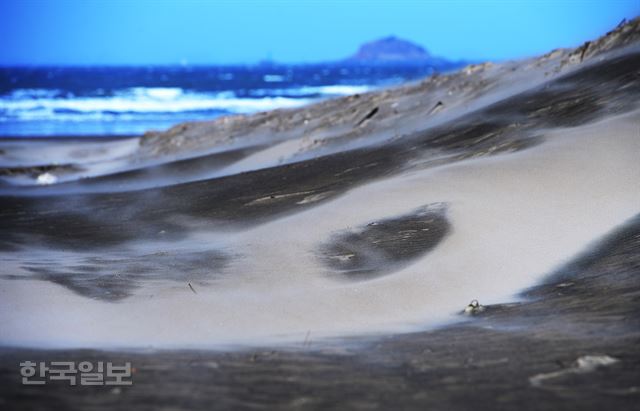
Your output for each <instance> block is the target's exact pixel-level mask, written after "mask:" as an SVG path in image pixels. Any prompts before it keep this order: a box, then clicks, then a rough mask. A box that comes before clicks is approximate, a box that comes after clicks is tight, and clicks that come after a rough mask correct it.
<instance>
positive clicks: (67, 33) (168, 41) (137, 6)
mask: <svg viewBox="0 0 640 411" xmlns="http://www.w3.org/2000/svg"><path fill="white" fill-rule="evenodd" d="M639 14H640V0H602V1H596V0H591V1H584V0H583V1H579V0H574V1H569V0H555V1H554V0H538V1H506V0H503V1H499V0H493V1H471V0H467V1H464V0H450V1H444V0H441V1H419V0H386V1H383V0H364V1H356V0H352V1H348V0H342V1H339V0H322V1H311V0H309V1H304V0H297V1H294V0H264V1H259V0H253V1H251V0H236V1H231V0H220V1H213V0H212V1H204V0H201V1H196V0H138V1H136V0H111V1H98V0H0V65H54V64H55V65H158V64H237V63H241V64H243V63H255V62H258V61H260V60H263V59H273V60H275V61H278V62H284V63H308V62H317V61H327V60H336V59H340V58H343V57H346V56H348V55H350V54H352V53H354V52H355V51H356V50H357V48H358V46H359V45H360V44H362V43H364V42H367V41H370V40H374V39H377V38H381V37H385V36H388V35H396V36H399V37H401V38H405V39H408V40H411V41H413V42H416V43H418V44H420V45H422V46H423V47H425V48H426V49H427V50H429V52H431V53H432V54H434V55H439V56H443V57H446V58H449V59H466V60H473V61H476V60H505V59H514V58H521V57H525V56H532V55H536V54H540V53H545V52H547V51H549V50H551V49H553V48H558V47H573V46H577V45H579V44H581V43H582V42H584V41H586V40H589V39H593V38H595V37H597V36H599V35H601V34H604V33H605V32H606V31H608V30H610V29H612V28H613V27H615V26H616V25H617V24H618V23H619V22H620V21H621V20H622V19H623V18H627V19H629V18H633V17H635V16H638V15H639Z"/></svg>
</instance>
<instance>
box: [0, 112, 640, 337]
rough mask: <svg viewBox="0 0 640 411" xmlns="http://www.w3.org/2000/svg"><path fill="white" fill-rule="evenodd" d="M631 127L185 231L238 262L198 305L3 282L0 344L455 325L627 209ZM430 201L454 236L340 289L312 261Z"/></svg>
mask: <svg viewBox="0 0 640 411" xmlns="http://www.w3.org/2000/svg"><path fill="white" fill-rule="evenodd" d="M638 124H640V111H635V112H631V113H629V114H626V115H622V116H618V117H613V118H608V119H605V120H603V121H600V122H597V123H593V124H590V125H586V126H580V127H573V128H565V129H561V128H557V129H550V130H547V131H546V132H545V133H544V143H543V144H540V145H539V146H537V147H534V148H530V149H528V150H524V151H520V152H516V153H511V154H503V155H499V156H494V157H490V158H478V159H473V158H471V159H468V160H465V161H462V162H458V163H454V164H449V165H444V166H440V167H435V168H430V169H424V170H417V171H415V170H414V171H411V172H410V173H407V174H403V175H397V176H395V177H391V178H386V179H381V180H378V181H374V182H372V183H369V184H366V185H363V186H360V187H357V188H355V189H352V190H350V191H348V192H346V193H345V194H344V195H342V196H339V197H337V198H335V199H333V200H331V201H328V202H325V203H323V204H320V205H317V206H316V207H313V208H310V209H307V210H306V211H302V212H299V213H297V214H294V215H290V216H287V217H283V218H279V219H276V220H274V221H272V222H269V223H266V224H262V225H259V226H257V227H255V228H252V229H247V230H236V231H232V232H224V233H223V232H220V233H218V234H214V233H211V232H210V231H203V232H196V233H194V234H193V235H192V236H190V237H189V238H186V239H183V240H181V242H179V243H177V244H173V245H172V247H173V249H174V250H180V249H181V248H189V249H193V248H194V247H195V248H198V247H205V246H207V247H210V246H212V245H215V246H216V247H218V248H219V249H221V250H223V251H225V252H227V253H229V254H231V255H233V256H234V258H233V259H232V260H231V262H230V263H229V264H228V265H227V266H226V267H225V268H224V269H223V270H222V275H220V276H217V277H216V279H215V281H213V282H212V283H209V284H207V285H206V286H199V285H198V284H197V283H193V286H194V287H195V290H196V291H197V294H196V293H193V292H192V291H191V290H190V289H189V288H188V286H187V284H186V283H185V284H177V283H175V282H168V281H162V280H158V281H155V282H148V283H145V284H143V286H142V287H141V288H138V289H137V290H136V292H135V293H134V295H133V296H131V297H130V298H128V299H125V300H123V301H120V302H118V303H111V302H103V301H99V300H94V299H87V298H84V297H80V296H78V295H77V294H74V293H72V292H71V291H69V290H68V289H66V288H63V287H61V286H58V285H55V284H51V283H48V282H42V281H11V280H6V279H3V280H0V285H1V286H0V329H1V330H2V333H1V336H0V337H1V342H2V344H7V345H18V344H19V345H28V346H37V347H56V346H73V347H83V346H92V347H147V346H154V347H167V348H169V347H210V348H215V347H218V346H224V345H227V344H241V345H264V344H270V343H284V344H287V343H291V342H299V341H302V340H304V338H305V335H307V333H308V332H310V333H311V334H313V336H314V338H319V337H337V336H349V335H355V334H362V333H389V332H402V331H410V330H419V329H427V328H430V327H434V326H438V325H442V324H446V323H450V322H453V321H457V320H458V319H459V318H460V317H459V316H458V313H459V312H460V310H461V309H462V308H464V306H465V305H466V304H467V303H468V302H469V301H470V300H472V299H478V300H480V301H481V302H482V303H497V302H506V301H512V300H513V298H514V295H515V294H516V293H518V292H519V291H521V290H522V289H523V288H526V287H529V286H532V285H534V284H535V283H536V282H538V281H540V280H541V279H543V278H544V276H545V274H548V273H550V272H551V271H552V270H553V269H554V268H556V267H558V266H559V265H561V264H563V263H564V262H566V261H568V259H570V258H571V257H573V256H575V255H576V254H577V253H579V252H581V251H582V250H584V249H585V247H588V246H589V244H590V242H592V241H593V240H595V239H597V238H599V237H601V236H602V235H604V234H605V233H607V232H608V231H610V230H612V229H613V228H614V227H616V226H618V225H620V224H622V223H623V222H624V221H625V220H627V219H629V218H631V217H632V216H633V215H634V214H636V213H637V212H638V205H639V204H640V189H639V188H640V187H639V186H638V181H640V163H639V162H638V158H639V156H640V139H639V128H638ZM311 200H313V199H311ZM431 203H446V204H447V207H448V211H447V218H448V219H449V222H450V225H451V231H450V233H449V234H448V235H447V236H446V237H445V238H444V240H443V241H442V242H441V243H440V244H439V245H437V246H436V247H435V248H434V249H433V250H432V251H431V252H429V253H427V254H425V255H424V256H423V257H421V258H419V259H418V260H415V261H413V262H411V264H410V265H408V266H406V267H404V268H402V269H400V270H399V271H395V272H391V273H388V274H387V275H383V276H380V277H377V278H374V279H369V280H366V281H351V280H349V279H347V278H336V276H335V275H332V274H331V272H330V270H328V269H327V268H326V267H325V266H324V265H323V264H322V263H321V261H320V258H319V255H318V252H319V251H318V250H319V246H320V244H322V243H323V242H326V241H327V240H328V239H329V238H330V237H331V236H332V235H333V234H335V233H336V232H340V231H341V230H345V229H349V228H352V227H354V226H358V225H366V224H369V223H372V222H375V221H379V220H383V219H387V218H393V217H395V216H398V215H402V214H405V213H407V212H409V211H411V210H412V209H415V208H418V207H421V206H424V205H426V204H431ZM156 245H157V246H158V247H162V243H157V244H156ZM146 247H147V246H146ZM158 251H161V250H158ZM46 253H48V256H49V257H50V258H54V259H55V258H56V252H55V251H47V252H46ZM77 255H81V252H77V253H76V256H77ZM69 256H70V255H69V253H65V254H64V255H60V256H59V257H60V258H66V259H69ZM1 270H2V272H3V274H9V273H11V274H19V272H20V270H21V268H20V266H19V264H16V265H13V266H12V264H11V263H10V262H8V263H7V265H5V266H3V268H2V269H1Z"/></svg>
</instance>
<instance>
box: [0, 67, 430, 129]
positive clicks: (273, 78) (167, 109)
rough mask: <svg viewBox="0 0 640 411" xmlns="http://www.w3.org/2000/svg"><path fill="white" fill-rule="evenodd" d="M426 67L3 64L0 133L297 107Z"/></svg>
mask: <svg viewBox="0 0 640 411" xmlns="http://www.w3.org/2000/svg"><path fill="white" fill-rule="evenodd" d="M432 73H433V69H432V68H431V67H427V66H402V65H399V66H389V65H385V66H358V65H346V66H340V65H304V66H289V65H276V64H262V65H253V66H233V67H230V66H211V67H204V66H198V67H191V66H176V67H20V68H0V136H25V137H26V136H39V137H41V136H88V135H91V136H96V135H97V136H118V135H120V136H125V135H138V134H141V133H144V132H145V131H147V130H163V129H166V128H168V127H171V126H172V125H175V124H177V123H180V122H183V121H192V120H208V119H213V118H215V117H219V116H223V115H230V114H248V113H254V112H259V111H265V110H272V109H277V108H292V107H299V106H303V105H305V104H309V103H311V102H314V101H318V100H322V99H326V98H331V97H338V96H345V95H350V94H354V93H362V92H367V91H370V90H374V89H377V88H380V87H385V86H390V85H394V84H398V83H402V82H406V81H410V80H415V79H418V78H422V77H425V76H427V75H429V74H432Z"/></svg>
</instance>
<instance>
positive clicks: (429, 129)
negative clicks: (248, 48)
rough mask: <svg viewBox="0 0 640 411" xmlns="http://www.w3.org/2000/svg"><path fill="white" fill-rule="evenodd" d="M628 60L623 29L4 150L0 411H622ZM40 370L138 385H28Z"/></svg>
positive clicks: (631, 59) (628, 267)
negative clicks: (78, 365)
mask: <svg viewBox="0 0 640 411" xmlns="http://www.w3.org/2000/svg"><path fill="white" fill-rule="evenodd" d="M639 41H640V20H638V19H635V20H632V21H630V22H627V23H626V24H623V25H620V26H619V27H617V28H616V29H614V30H612V31H611V32H609V33H607V34H606V35H605V36H603V37H601V38H599V39H597V40H593V41H592V42H588V43H585V44H584V45H582V46H581V47H578V48H576V49H562V50H554V51H552V52H549V53H548V54H546V55H543V56H540V57H537V58H531V59H527V60H521V61H513V62H505V63H500V64H491V63H486V64H477V65H472V66H468V67H465V68H463V69H462V70H460V71H457V72H454V73H451V74H441V75H434V76H431V77H428V78H425V79H424V80H421V81H418V82H414V83H410V84H408V85H404V86H400V87H391V88H385V89H382V90H376V91H372V92H367V93H362V94H356V95H351V96H347V97H340V98H336V99H328V100H324V101H321V102H318V103H315V104H312V105H308V106H304V107H301V108H285V109H278V110H274V111H268V112H263V113H259V114H253V115H239V116H229V117H221V118H219V119H216V120H213V121H210V122H187V123H183V124H180V125H177V126H174V127H172V128H170V129H169V130H167V131H149V132H147V133H145V134H143V135H141V136H137V137H136V136H134V137H128V136H127V137H118V138H113V139H110V140H108V141H99V142H98V141H96V139H81V138H70V139H55V138H47V139H33V140H20V139H8V138H5V139H0V150H2V154H3V157H2V163H1V164H0V181H1V182H2V183H1V184H0V227H1V229H2V233H3V234H2V237H1V238H0V253H1V258H2V261H3V264H2V268H0V329H1V330H2V331H1V332H0V345H2V347H3V348H0V382H2V384H0V404H3V403H4V404H8V405H9V406H12V408H13V406H15V407H21V408H25V409H38V408H40V407H41V405H42V404H57V405H59V406H60V407H63V408H68V409H75V408H77V409H87V408H93V409H103V408H114V407H115V408H118V407H120V408H128V407H130V406H131V405H136V406H138V407H140V408H149V409H151V408H153V409H158V408H164V409H172V408H179V407H190V408H196V409H197V408H205V407H209V406H210V405H211V398H212V397H213V398H216V401H217V403H216V404H215V405H216V406H217V407H219V408H235V407H240V408H253V409H255V408H266V409H271V408H287V409H289V408H304V409H316V408H335V409H341V408H346V407H348V408H363V409H364V408H381V409H388V408H390V407H396V408H403V409H412V408H416V409H418V408H419V409H424V407H429V406H430V407H433V408H436V409H465V408H466V407H467V406H468V404H470V403H473V404H474V408H476V409H480V410H482V409H496V408H497V409H501V408H512V407H514V406H518V407H521V408H524V409H540V408H545V407H551V406H552V407H553V408H554V409H575V408H576V407H577V408H580V409H602V408H603V407H605V406H606V407H611V406H614V405H615V406H618V407H620V408H623V409H631V408H633V407H634V406H636V405H635V404H637V403H638V399H639V398H638V397H639V396H640V387H639V386H638V384H637V379H638V378H637V377H638V375H639V372H638V371H639V365H640V350H639V349H638V343H639V342H640V327H639V325H640V324H639V323H638V321H639V320H638V318H640V317H638V314H639V310H638V309H639V305H638V304H639V303H638V301H640V299H639V293H640V287H639V281H640V280H639V278H640V277H638V274H640V273H639V272H638V270H639V267H640V220H639V217H638V216H639V214H638V213H640V207H639V206H640V189H639V188H640V187H639V185H638V184H639V183H638V182H639V181H640V162H638V159H639V158H640V139H639V138H638V137H639V127H638V125H639V124H640V107H638V96H639V95H640V79H639V78H638V72H639V71H638V70H639V69H640V43H639ZM472 300H477V301H479V304H481V307H482V309H478V310H474V309H469V310H467V311H468V312H467V314H466V315H465V314H464V313H463V311H464V310H465V307H467V305H468V304H469V303H470V302H471V301H472ZM472 308H473V307H472ZM53 358H55V360H61V361H82V360H95V361H98V360H104V361H108V360H113V361H120V362H121V361H130V362H132V364H133V366H134V367H135V372H134V374H133V380H134V385H133V386H132V387H123V388H122V389H118V390H115V389H114V390H109V389H105V390H103V391H96V390H95V389H93V387H65V386H64V385H61V384H58V385H56V384H49V385H47V386H46V387H29V386H24V385H20V374H19V372H18V371H19V367H18V366H17V364H18V363H19V362H21V361H25V360H32V361H37V360H38V359H43V360H44V359H53Z"/></svg>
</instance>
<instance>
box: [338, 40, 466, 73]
mask: <svg viewBox="0 0 640 411" xmlns="http://www.w3.org/2000/svg"><path fill="white" fill-rule="evenodd" d="M343 61H344V62H345V63H349V64H362V65H371V64H376V65H377V64H394V65H398V64H407V65H428V66H434V67H447V66H453V65H460V64H461V62H452V61H449V60H446V59H444V58H442V57H436V56H433V55H431V54H430V53H429V52H428V51H427V50H426V49H425V48H424V47H422V46H420V45H418V44H415V43H413V42H411V41H408V40H404V39H401V38H398V37H395V36H389V37H384V38H382V39H379V40H375V41H371V42H368V43H365V44H363V45H362V46H360V48H359V49H358V51H357V52H356V53H355V54H353V55H352V56H350V57H348V58H347V59H345V60H343Z"/></svg>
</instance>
